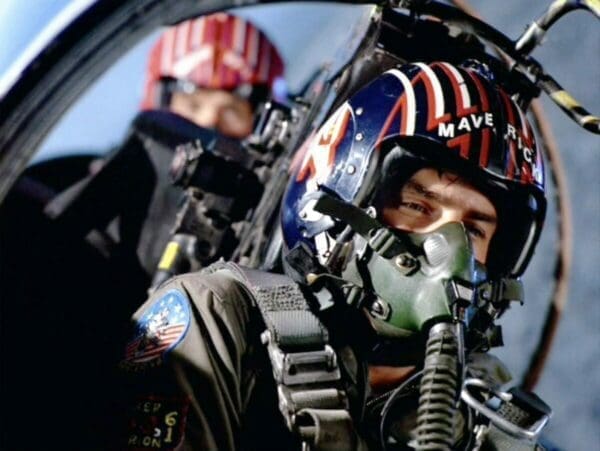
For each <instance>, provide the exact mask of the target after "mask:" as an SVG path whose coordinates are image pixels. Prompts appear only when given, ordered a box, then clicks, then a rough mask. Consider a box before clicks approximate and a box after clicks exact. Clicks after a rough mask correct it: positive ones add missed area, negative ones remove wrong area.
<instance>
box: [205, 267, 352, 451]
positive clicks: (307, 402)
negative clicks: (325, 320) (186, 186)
mask: <svg viewBox="0 0 600 451" xmlns="http://www.w3.org/2000/svg"><path fill="white" fill-rule="evenodd" d="M220 269H227V270H229V271H231V272H233V273H234V275H235V276H236V277H237V278H238V280H240V281H241V282H242V283H243V284H244V285H245V286H246V287H247V288H248V290H249V291H250V292H251V294H252V295H253V297H254V299H255V300H256V304H257V306H258V309H259V310H260V312H261V315H262V317H263V319H264V321H265V324H266V326H267V330H266V331H265V332H263V334H262V335H261V339H262V342H263V343H264V344H265V345H266V346H267V350H268V355H269V358H270V360H271V364H272V369H273V377H274V378H275V382H276V383H277V394H278V398H279V410H280V411H281V413H282V415H283V417H284V419H285V421H286V424H287V426H288V428H289V429H290V431H291V432H292V433H294V434H295V435H296V436H298V437H299V438H300V440H301V441H302V446H303V450H315V451H333V450H355V449H357V444H358V443H359V439H358V435H357V434H356V431H355V429H354V425H353V422H352V417H351V415H350V412H349V407H350V406H349V402H348V397H347V396H346V392H345V390H344V389H343V387H342V383H341V382H342V377H341V372H340V368H339V366H338V361H337V355H336V352H335V351H334V350H333V348H332V347H331V346H330V345H329V334H328V331H327V329H326V327H325V326H324V325H323V324H322V323H321V321H320V320H319V318H318V317H317V316H316V315H315V314H314V313H313V312H312V311H311V310H310V307H309V305H308V302H307V300H306V298H305V296H304V294H303V293H302V291H301V290H300V288H299V286H298V285H297V284H296V283H295V282H294V281H293V280H292V279H291V278H290V277H287V276H284V275H280V274H272V273H267V272H263V271H257V270H253V269H248V268H242V267H240V266H238V265H236V264H235V263H224V262H217V263H214V264H213V265H211V266H209V267H208V268H206V269H205V271H207V272H215V271H218V270H220Z"/></svg>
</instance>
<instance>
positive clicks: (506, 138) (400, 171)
mask: <svg viewBox="0 0 600 451" xmlns="http://www.w3.org/2000/svg"><path fill="white" fill-rule="evenodd" d="M295 162H296V164H295V166H294V168H293V174H292V178H291V181H290V183H289V185H288V189H287V192H286V195H285V197H284V199H283V207H282V227H283V232H284V239H285V243H286V247H288V248H291V247H293V246H295V245H296V244H297V243H298V242H299V241H303V242H305V243H306V244H309V245H310V246H312V247H313V249H315V250H316V251H317V252H318V249H317V247H318V246H317V243H316V242H315V240H314V238H313V237H315V236H318V235H319V234H321V233H322V232H323V230H322V229H323V228H326V227H331V223H330V222H327V221H319V220H318V218H317V216H318V215H317V216H315V215H307V214H306V210H304V211H305V213H304V214H300V213H301V212H302V211H303V209H306V204H307V199H309V198H313V199H314V191H319V190H323V191H326V192H329V193H334V194H335V195H337V196H338V197H339V198H340V199H342V200H344V201H346V202H350V203H353V204H355V205H359V206H365V205H366V204H368V203H372V202H373V200H374V197H375V196H376V192H377V190H378V189H381V186H382V185H386V184H388V183H395V184H398V185H397V186H401V184H403V183H404V182H405V181H406V180H407V179H408V178H409V177H410V176H411V175H412V174H413V173H414V172H415V171H416V170H418V169H419V168H421V167H432V166H433V167H439V168H440V169H448V170H451V171H453V172H456V173H458V174H459V175H460V176H461V177H463V178H465V179H466V180H469V182H471V183H472V184H473V185H474V186H476V187H477V188H478V189H479V190H480V191H482V192H483V193H484V194H486V195H487V196H488V197H489V198H490V200H492V202H493V203H494V205H495V207H496V209H497V211H498V215H499V218H500V221H499V224H498V227H497V231H496V233H495V234H494V238H493V239H492V242H491V243H490V252H489V254H488V255H489V256H490V258H488V263H487V266H488V270H490V271H491V272H492V273H495V274H503V275H520V274H521V273H522V272H523V270H524V269H525V267H526V266H527V264H528V262H529V260H530V257H531V255H532V253H533V249H534V247H535V244H536V242H537V240H538V238H539V234H540V231H541V228H542V224H543V220H544V216H545V211H546V200H545V195H544V167H543V161H542V155H541V152H539V150H538V149H537V146H536V142H535V136H534V133H533V130H532V128H531V125H530V124H529V122H528V120H527V118H526V117H525V113H524V112H523V111H522V110H521V108H520V107H519V106H518V105H517V103H516V102H515V101H514V100H513V99H512V98H511V97H510V96H509V94H507V92H506V91H505V90H504V89H503V88H501V87H499V85H498V84H497V83H496V82H495V81H494V80H493V75H492V74H491V73H490V72H489V71H488V70H487V68H486V67H485V66H483V65H481V64H479V63H476V62H472V63H470V65H468V66H467V65H464V66H457V65H452V64H449V63H446V62H434V63H428V64H426V63H411V64H406V65H404V66H401V67H399V68H396V69H392V70H389V71H387V72H385V73H384V74H383V75H381V76H379V77H378V78H376V79H375V80H374V81H372V82H371V83H369V84H368V85H366V86H365V87H363V88H362V89H360V90H359V91H358V92H356V93H355V94H354V95H353V96H352V97H351V98H350V99H349V100H348V101H346V102H345V103H344V104H343V105H342V106H341V107H340V108H339V109H338V110H337V111H336V112H335V113H334V114H333V115H332V116H331V117H330V119H329V120H328V121H327V122H326V123H325V124H324V125H323V126H322V127H321V128H320V129H319V131H318V132H317V133H316V134H315V136H314V137H313V138H312V139H311V140H310V141H309V142H308V143H306V144H305V145H304V146H303V153H302V154H301V155H299V156H298V157H297V158H296V160H295ZM311 192H313V193H311ZM307 218H308V219H307ZM320 225H322V226H320ZM319 227H321V228H319ZM319 236H320V235H319Z"/></svg>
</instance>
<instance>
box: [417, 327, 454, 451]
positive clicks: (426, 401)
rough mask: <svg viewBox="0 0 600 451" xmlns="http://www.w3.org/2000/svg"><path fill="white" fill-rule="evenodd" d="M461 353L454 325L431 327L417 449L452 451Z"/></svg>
mask: <svg viewBox="0 0 600 451" xmlns="http://www.w3.org/2000/svg"><path fill="white" fill-rule="evenodd" d="M460 351H461V348H460V346H459V337H458V333H457V328H456V326H455V325H454V324H452V323H439V324H436V325H435V326H433V327H432V328H431V330H430V331H429V338H428V340H427V344H426V348H425V363H424V366H423V377H422V379H421V389H420V396H419V408H418V410H417V427H416V430H415V432H416V440H415V442H416V443H415V444H414V445H413V447H414V448H415V449H416V450H423V451H425V450H439V451H450V450H451V449H452V445H453V443H454V441H455V440H454V439H455V429H456V424H455V418H456V416H457V413H458V405H457V400H458V394H459V392H460V386H459V384H460V382H461V379H462V377H461V365H460V360H461V359H460V356H459V352H460Z"/></svg>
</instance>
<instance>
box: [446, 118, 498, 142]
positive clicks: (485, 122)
mask: <svg viewBox="0 0 600 451" xmlns="http://www.w3.org/2000/svg"><path fill="white" fill-rule="evenodd" d="M457 119H458V122H456V121H455V122H442V123H440V124H438V136H441V137H444V138H454V137H455V136H456V133H457V131H459V132H460V131H463V132H466V133H469V132H472V131H473V130H479V129H480V128H482V127H492V128H493V127H494V116H493V114H492V113H481V114H476V113H472V114H469V115H467V116H463V117H461V118H457Z"/></svg>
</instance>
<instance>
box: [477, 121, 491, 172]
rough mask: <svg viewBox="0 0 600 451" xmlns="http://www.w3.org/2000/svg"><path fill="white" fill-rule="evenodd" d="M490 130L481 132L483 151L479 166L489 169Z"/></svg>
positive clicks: (481, 151) (480, 154)
mask: <svg viewBox="0 0 600 451" xmlns="http://www.w3.org/2000/svg"><path fill="white" fill-rule="evenodd" d="M490 133H491V131H490V129H489V128H484V129H483V130H482V131H481V150H480V151H479V166H481V167H482V168H487V165H488V163H489V162H490Z"/></svg>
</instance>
